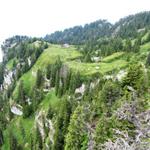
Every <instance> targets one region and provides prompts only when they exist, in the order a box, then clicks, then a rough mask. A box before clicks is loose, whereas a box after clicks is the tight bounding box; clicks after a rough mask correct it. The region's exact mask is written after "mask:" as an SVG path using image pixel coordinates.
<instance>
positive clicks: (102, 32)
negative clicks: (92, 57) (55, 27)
mask: <svg viewBox="0 0 150 150" xmlns="http://www.w3.org/2000/svg"><path fill="white" fill-rule="evenodd" d="M111 26H112V25H111V23H109V22H107V21H106V20H99V21H96V22H93V23H90V24H86V25H84V26H83V27H82V26H75V27H73V28H69V29H66V30H64V31H57V32H55V33H53V34H51V35H46V36H45V38H44V39H45V40H46V41H49V42H51V43H59V44H63V43H69V44H83V43H85V42H86V41H88V40H90V39H93V40H95V39H97V38H100V37H105V36H109V35H110V29H111Z"/></svg>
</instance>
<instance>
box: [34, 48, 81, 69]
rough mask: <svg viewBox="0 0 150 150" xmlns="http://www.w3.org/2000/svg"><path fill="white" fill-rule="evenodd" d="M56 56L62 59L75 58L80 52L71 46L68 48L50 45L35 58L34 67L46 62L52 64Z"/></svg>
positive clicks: (43, 64)
mask: <svg viewBox="0 0 150 150" xmlns="http://www.w3.org/2000/svg"><path fill="white" fill-rule="evenodd" d="M58 56H59V57H60V58H61V60H62V61H67V60H69V59H75V58H78V57H81V56H82V54H81V53H80V52H79V51H77V50H76V49H75V48H74V47H73V46H71V47H69V48H62V47H61V46H60V45H50V46H49V48H48V49H46V50H45V51H44V52H43V53H42V55H41V56H40V57H39V59H38V60H37V62H36V64H35V66H34V68H35V67H36V68H43V67H44V66H46V65H48V64H52V63H54V62H55V61H56V59H57V58H58Z"/></svg>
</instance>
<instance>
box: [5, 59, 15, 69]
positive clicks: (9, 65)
mask: <svg viewBox="0 0 150 150" xmlns="http://www.w3.org/2000/svg"><path fill="white" fill-rule="evenodd" d="M14 60H15V59H11V60H9V61H8V63H7V64H6V68H7V69H8V70H12V69H13V62H14Z"/></svg>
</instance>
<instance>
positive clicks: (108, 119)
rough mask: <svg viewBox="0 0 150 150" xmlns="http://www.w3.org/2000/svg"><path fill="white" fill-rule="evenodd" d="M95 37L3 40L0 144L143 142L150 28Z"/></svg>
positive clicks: (43, 149)
mask: <svg viewBox="0 0 150 150" xmlns="http://www.w3.org/2000/svg"><path fill="white" fill-rule="evenodd" d="M129 18H130V17H129ZM131 18H132V17H131ZM133 18H134V17H133ZM105 23H106V22H105ZM106 24H107V23H106ZM144 25H145V24H144ZM96 26H97V25H96ZM141 26H142V25H141ZM141 26H140V27H141ZM145 26H146V25H145ZM88 27H90V25H88ZM90 28H91V27H90ZM70 30H72V29H70ZM73 30H74V29H73ZM82 30H84V28H82ZM104 31H105V30H104ZM69 32H70V31H69ZM91 32H92V31H91ZM107 32H108V35H109V32H110V31H109V30H108V31H107ZM90 34H91V33H90ZM118 34H119V32H118ZM83 35H84V33H83ZM94 35H95V37H93V36H94ZM66 36H68V35H66ZM93 36H92V37H91V39H92V40H90V41H91V42H89V43H86V44H83V45H69V44H61V45H59V44H57V45H56V44H52V43H48V42H46V41H44V40H43V39H35V38H34V39H32V38H21V37H17V39H20V40H16V37H15V38H14V39H13V38H11V39H8V40H6V43H4V45H3V51H5V57H4V62H3V64H2V65H0V77H1V78H0V81H1V82H0V83H1V88H0V111H1V113H0V149H2V150H49V149H52V150H61V149H62V150H63V149H64V150H80V149H81V150H108V149H110V150H114V149H115V150H120V149H122V150H127V149H128V150H137V149H139V150H148V149H149V147H150V93H149V91H150V38H149V30H147V31H145V32H143V34H140V40H139V35H135V37H132V38H130V36H129V37H127V38H124V39H122V38H116V37H115V38H114V37H113V36H112V37H111V38H106V37H105V38H102V37H103V36H101V37H99V33H98V34H96V31H94V32H93ZM74 37H76V38H78V36H74ZM88 38H90V36H89V37H88ZM9 40H10V41H9ZM61 40H62V39H61ZM61 40H60V39H58V41H53V42H54V43H55V42H56V43H57V42H58V43H60V42H62V41H61ZM13 41H14V42H13ZM51 42H52V41H51ZM66 42H68V41H65V43H66ZM74 42H75V43H76V41H74V40H73V39H72V40H71V42H70V43H74ZM82 42H83V41H82ZM82 42H81V43H82ZM7 43H9V44H7ZM68 43H69V42H68ZM81 43H80V44H81ZM83 43H84V42H83Z"/></svg>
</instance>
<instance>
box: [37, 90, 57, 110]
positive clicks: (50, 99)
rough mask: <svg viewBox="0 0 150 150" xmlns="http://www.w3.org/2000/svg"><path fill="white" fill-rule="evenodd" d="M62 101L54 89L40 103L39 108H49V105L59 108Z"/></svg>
mask: <svg viewBox="0 0 150 150" xmlns="http://www.w3.org/2000/svg"><path fill="white" fill-rule="evenodd" d="M59 103H60V98H58V97H57V96H56V95H55V90H54V89H52V90H51V91H50V92H49V93H47V95H46V96H45V98H44V100H43V101H42V102H41V103H40V105H39V109H43V110H46V111H47V110H48V108H49V105H51V106H52V107H53V108H58V107H59Z"/></svg>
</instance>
